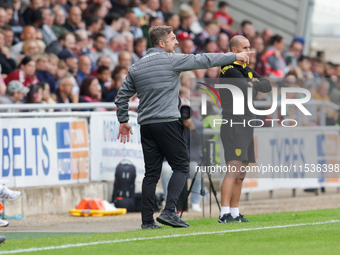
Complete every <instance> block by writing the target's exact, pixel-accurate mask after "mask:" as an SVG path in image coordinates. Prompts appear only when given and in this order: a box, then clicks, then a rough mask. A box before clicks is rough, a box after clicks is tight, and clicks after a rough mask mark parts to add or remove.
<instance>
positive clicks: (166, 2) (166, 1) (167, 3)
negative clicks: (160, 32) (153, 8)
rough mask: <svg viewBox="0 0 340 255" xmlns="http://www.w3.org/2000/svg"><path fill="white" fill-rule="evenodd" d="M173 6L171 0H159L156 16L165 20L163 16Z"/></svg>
mask: <svg viewBox="0 0 340 255" xmlns="http://www.w3.org/2000/svg"><path fill="white" fill-rule="evenodd" d="M173 7H174V1H173V0H160V5H159V10H158V11H157V16H158V17H159V18H160V19H162V20H163V21H164V22H166V21H165V16H166V15H167V14H169V12H170V11H171V9H172V8H173Z"/></svg>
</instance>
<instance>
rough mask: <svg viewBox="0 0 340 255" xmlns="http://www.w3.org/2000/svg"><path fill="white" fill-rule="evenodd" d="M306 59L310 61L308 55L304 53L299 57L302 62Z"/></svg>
mask: <svg viewBox="0 0 340 255" xmlns="http://www.w3.org/2000/svg"><path fill="white" fill-rule="evenodd" d="M304 60H309V61H310V58H309V57H308V56H304V55H301V56H300V57H299V58H298V62H302V61H304Z"/></svg>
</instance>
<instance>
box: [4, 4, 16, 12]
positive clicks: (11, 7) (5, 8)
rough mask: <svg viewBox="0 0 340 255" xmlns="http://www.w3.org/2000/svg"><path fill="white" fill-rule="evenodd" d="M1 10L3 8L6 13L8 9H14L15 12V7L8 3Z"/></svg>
mask: <svg viewBox="0 0 340 255" xmlns="http://www.w3.org/2000/svg"><path fill="white" fill-rule="evenodd" d="M1 8H3V9H4V10H5V11H7V10H8V9H12V10H13V11H14V8H13V6H11V5H9V4H7V3H4V4H2V5H1Z"/></svg>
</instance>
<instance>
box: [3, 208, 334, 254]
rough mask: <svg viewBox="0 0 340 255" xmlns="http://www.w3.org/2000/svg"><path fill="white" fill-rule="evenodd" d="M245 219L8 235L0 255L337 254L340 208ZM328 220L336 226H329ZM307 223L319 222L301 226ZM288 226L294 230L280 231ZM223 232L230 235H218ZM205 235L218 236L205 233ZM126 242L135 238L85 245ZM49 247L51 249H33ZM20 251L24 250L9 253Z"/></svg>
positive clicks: (288, 228)
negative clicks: (186, 225)
mask: <svg viewBox="0 0 340 255" xmlns="http://www.w3.org/2000/svg"><path fill="white" fill-rule="evenodd" d="M246 218H248V219H249V220H250V221H251V222H249V223H229V224H217V219H216V218H211V219H207V218H206V219H200V220H191V221H188V223H189V224H190V227H189V228H186V229H173V228H170V227H165V228H164V229H160V230H137V231H128V232H120V233H107V234H87V235H76V234H74V233H68V234H65V233H62V234H57V233H53V234H51V233H45V236H48V237H43V234H41V233H39V235H34V234H33V233H24V234H23V233H6V235H7V237H8V240H7V241H6V243H5V244H3V245H1V246H0V254H38V255H40V254H41V255H52V254H53V255H54V254H63V255H64V254H65V255H68V254H72V255H73V254H81V255H87V254H88V255H94V254H100V255H105V254H249V255H253V254H261V255H262V254H289V255H291V254H323V255H326V254H340V221H339V220H340V209H329V210H314V211H304V212H286V213H273V214H261V215H252V216H248V217H246ZM331 220H334V222H329V221H331ZM325 222H328V223H325ZM306 223H307V224H309V223H320V224H314V225H300V224H306ZM113 224H114V222H113ZM295 224H296V225H295ZM287 225H293V226H290V227H282V226H287ZM242 229H243V230H242ZM239 230H242V231H239ZM223 231H233V232H224V233H221V232H223ZM209 232H218V233H213V234H211V233H210V234H207V233H209ZM194 233H196V235H193V234H194ZM198 233H199V234H198ZM0 234H1V233H0ZM184 234H186V235H185V236H178V237H174V235H184ZM58 235H59V236H58ZM163 236H167V238H162V237H163ZM157 237H158V238H157ZM20 238H21V239H20ZM138 238H139V240H138ZM145 238H149V239H145ZM124 239H135V240H129V241H126V240H125V241H118V242H115V243H102V244H93V245H85V244H87V243H91V242H103V241H108V242H112V240H124ZM136 239H137V240H136ZM140 239H144V240H140ZM79 243H83V244H84V245H81V246H79V247H69V248H63V249H61V248H60V246H61V245H69V244H79ZM52 246H55V248H53V249H50V250H41V251H37V250H35V249H36V248H41V247H52ZM30 248H33V249H32V251H31V252H27V250H26V249H30ZM18 249H23V250H22V252H20V253H13V252H14V251H16V250H18ZM9 251H11V252H12V253H8V252H9ZM24 251H25V252H24Z"/></svg>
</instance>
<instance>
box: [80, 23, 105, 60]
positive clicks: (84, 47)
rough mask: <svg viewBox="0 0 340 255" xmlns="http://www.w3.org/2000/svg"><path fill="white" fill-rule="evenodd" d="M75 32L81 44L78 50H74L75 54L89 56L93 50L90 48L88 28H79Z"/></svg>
mask: <svg viewBox="0 0 340 255" xmlns="http://www.w3.org/2000/svg"><path fill="white" fill-rule="evenodd" d="M74 34H75V36H77V37H78V39H79V41H78V42H77V44H78V46H79V47H78V52H74V54H76V55H77V56H81V55H85V56H89V55H90V52H91V50H90V49H89V37H88V34H87V32H86V30H83V29H79V30H77V31H76V32H74ZM76 40H77V39H76ZM105 45H106V42H105Z"/></svg>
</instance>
